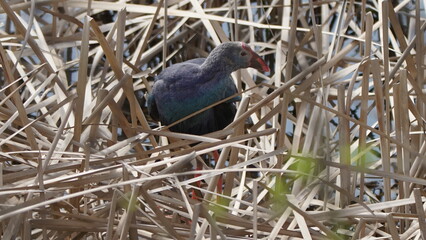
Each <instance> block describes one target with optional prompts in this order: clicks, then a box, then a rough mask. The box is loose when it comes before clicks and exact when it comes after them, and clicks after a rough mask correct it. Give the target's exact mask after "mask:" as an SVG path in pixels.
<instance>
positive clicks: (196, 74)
mask: <svg viewBox="0 0 426 240" xmlns="http://www.w3.org/2000/svg"><path fill="white" fill-rule="evenodd" d="M248 67H252V68H255V69H257V70H259V71H264V72H269V67H268V66H267V65H266V63H265V62H264V61H263V60H262V58H260V56H259V55H257V54H256V53H255V52H254V51H253V50H252V49H251V48H250V47H249V46H248V45H247V44H245V43H242V42H225V43H222V44H220V45H219V46H217V47H216V48H215V49H213V51H212V52H211V53H210V54H209V56H208V57H207V58H196V59H192V60H189V61H186V62H182V63H178V64H174V65H172V66H170V67H168V68H166V69H164V70H163V71H162V72H161V73H160V74H159V75H158V76H157V77H156V79H155V82H154V85H153V88H152V92H151V94H150V96H149V97H148V112H149V114H150V115H151V117H152V118H153V119H154V120H159V121H160V122H161V123H162V124H163V125H169V124H172V123H174V122H175V121H177V120H180V119H182V118H184V117H186V116H188V115H190V114H191V113H194V112H196V111H198V110H200V109H203V108H205V107H207V106H210V105H211V104H213V103H215V102H218V101H220V100H223V99H225V98H228V97H230V96H232V95H234V94H235V93H237V88H236V87H235V84H234V82H233V81H232V78H231V73H232V72H234V71H236V70H238V69H241V68H248ZM239 99H240V98H239V97H235V98H232V99H230V100H228V101H226V102H224V103H221V104H219V105H217V106H215V107H212V108H210V109H207V110H205V111H203V112H201V113H199V114H197V115H195V116H193V117H191V118H189V119H187V120H185V121H182V122H180V123H178V124H176V125H174V126H172V127H171V128H170V130H171V131H174V132H180V133H189V134H196V135H203V134H206V133H210V132H214V131H217V130H221V129H223V128H225V127H226V126H227V125H228V124H229V123H231V122H232V121H233V119H234V117H235V113H236V106H235V102H236V101H238V100H239Z"/></svg>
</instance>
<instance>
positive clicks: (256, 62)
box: [242, 43, 270, 72]
mask: <svg viewBox="0 0 426 240" xmlns="http://www.w3.org/2000/svg"><path fill="white" fill-rule="evenodd" d="M242 46H243V48H244V49H246V50H247V51H249V52H250V53H251V58H250V65H249V67H252V68H255V69H257V70H259V71H262V72H269V71H270V69H269V67H268V65H266V63H265V61H263V59H262V58H261V57H260V56H259V55H258V54H257V53H255V52H254V51H253V50H251V48H250V47H249V46H248V45H246V44H245V43H242Z"/></svg>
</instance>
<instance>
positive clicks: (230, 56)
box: [212, 42, 270, 72]
mask: <svg viewBox="0 0 426 240" xmlns="http://www.w3.org/2000/svg"><path fill="white" fill-rule="evenodd" d="M213 51H214V52H216V51H217V52H218V53H219V54H220V55H221V56H220V57H219V58H220V59H222V61H225V62H226V63H227V64H228V65H230V66H233V70H234V71H235V70H237V69H240V68H248V67H252V68H255V69H257V70H259V71H262V72H269V71H270V70H269V67H268V65H266V63H265V61H263V59H262V58H261V57H260V56H259V55H258V54H257V53H255V52H254V51H253V50H252V49H251V48H250V46H248V45H247V44H245V43H243V42H225V43H222V44H221V45H219V46H217V47H216V49H214V50H213ZM212 53H213V52H212ZM213 55H215V54H213Z"/></svg>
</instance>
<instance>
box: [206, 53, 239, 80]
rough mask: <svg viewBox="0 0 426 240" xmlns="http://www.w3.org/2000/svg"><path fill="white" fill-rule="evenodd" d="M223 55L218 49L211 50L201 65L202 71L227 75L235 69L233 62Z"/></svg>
mask: <svg viewBox="0 0 426 240" xmlns="http://www.w3.org/2000/svg"><path fill="white" fill-rule="evenodd" d="M223 55H224V54H222V52H219V51H213V52H211V53H210V55H209V56H208V57H207V59H206V61H204V63H203V64H202V65H201V69H202V70H203V72H204V73H206V74H220V75H222V74H223V75H224V76H228V75H230V74H231V73H232V72H234V71H236V70H237V69H235V67H234V64H232V62H230V60H229V59H228V58H227V57H226V56H223Z"/></svg>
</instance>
